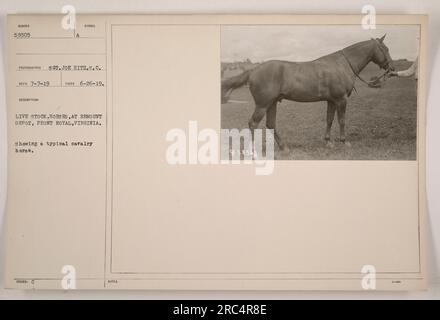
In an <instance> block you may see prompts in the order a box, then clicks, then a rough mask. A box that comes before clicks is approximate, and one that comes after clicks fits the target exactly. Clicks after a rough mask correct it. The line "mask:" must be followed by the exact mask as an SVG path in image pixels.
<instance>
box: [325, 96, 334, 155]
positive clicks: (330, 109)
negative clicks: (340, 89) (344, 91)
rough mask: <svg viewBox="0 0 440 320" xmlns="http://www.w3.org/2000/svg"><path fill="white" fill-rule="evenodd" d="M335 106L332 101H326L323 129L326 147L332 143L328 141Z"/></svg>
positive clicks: (331, 145)
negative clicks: (325, 127)
mask: <svg viewBox="0 0 440 320" xmlns="http://www.w3.org/2000/svg"><path fill="white" fill-rule="evenodd" d="M335 110H336V106H335V104H334V103H333V102H331V101H328V102H327V129H326V131H325V137H324V139H325V141H326V142H327V147H333V143H332V142H331V141H330V132H331V130H332V124H333V119H334V118H335Z"/></svg>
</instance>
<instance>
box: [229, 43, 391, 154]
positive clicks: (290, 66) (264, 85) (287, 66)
mask: <svg viewBox="0 0 440 320" xmlns="http://www.w3.org/2000/svg"><path fill="white" fill-rule="evenodd" d="M385 36H386V35H384V36H383V37H382V38H380V39H379V38H376V39H371V40H367V41H362V42H358V43H355V44H353V45H351V46H348V47H346V48H343V49H342V50H339V51H336V52H334V53H331V54H328V55H326V56H323V57H320V58H318V59H316V60H313V61H307V62H291V61H280V60H270V61H266V62H264V63H262V64H260V65H258V66H257V67H255V68H254V69H252V70H248V71H246V72H243V73H242V74H239V75H237V76H235V77H232V78H229V79H225V80H223V81H222V82H221V99H222V101H221V103H226V102H227V100H228V99H229V96H230V94H231V92H232V91H233V90H234V89H237V88H239V87H241V86H243V85H245V84H246V83H248V84H249V89H250V91H251V94H252V96H253V98H254V101H255V111H254V113H253V114H252V116H251V118H250V120H249V129H250V130H251V132H253V131H254V129H256V128H257V127H258V124H259V123H260V121H261V120H262V119H263V117H264V115H266V127H267V128H268V129H273V130H274V136H275V141H276V142H277V144H278V146H279V147H280V149H281V150H286V149H287V147H286V146H285V145H284V144H283V142H282V141H281V138H280V135H279V134H278V132H277V130H276V128H275V127H276V114H277V103H278V102H280V101H281V100H283V99H287V100H292V101H298V102H316V101H327V128H326V133H325V137H324V139H325V141H326V142H327V146H330V147H331V146H332V145H333V144H332V142H331V141H330V131H331V127H332V123H333V119H334V116H335V112H337V115H338V122H339V134H340V141H341V142H342V143H344V144H345V145H347V146H349V143H348V142H346V140H345V110H346V106H347V97H349V96H350V95H351V93H352V91H353V88H354V85H355V80H356V78H359V79H360V80H362V81H363V82H366V81H365V80H363V79H362V78H361V77H360V76H359V73H360V72H361V71H362V70H363V69H364V68H365V67H366V66H367V64H368V63H370V62H371V61H372V62H373V63H375V64H376V65H378V66H379V67H380V68H381V69H384V70H386V71H387V72H389V71H393V70H394V66H393V60H392V59H391V56H390V54H389V50H388V47H387V46H386V45H385V44H384V42H383V41H384V39H385Z"/></svg>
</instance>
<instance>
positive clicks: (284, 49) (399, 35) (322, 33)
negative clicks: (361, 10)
mask: <svg viewBox="0 0 440 320" xmlns="http://www.w3.org/2000/svg"><path fill="white" fill-rule="evenodd" d="M385 33H386V34H387V36H386V38H385V44H386V45H387V46H388V48H389V49H390V54H391V57H392V58H393V59H401V58H404V59H408V60H414V59H415V58H416V57H417V55H418V41H419V27H418V26H408V25H378V26H377V29H375V30H363V29H362V28H361V26H360V25H350V26H330V25H326V26H304V25H301V26H299V25H298V26H224V27H222V33H221V39H222V43H221V58H222V59H221V60H222V61H224V62H232V61H242V60H244V59H246V58H249V59H251V60H252V62H261V61H265V60H270V59H281V60H290V61H307V60H313V59H316V58H319V57H320V56H323V55H326V54H328V53H332V52H335V51H337V50H340V49H342V48H344V47H347V46H349V45H351V44H353V43H356V42H359V41H364V40H368V39H370V38H372V37H374V38H377V37H381V36H382V35H384V34H385Z"/></svg>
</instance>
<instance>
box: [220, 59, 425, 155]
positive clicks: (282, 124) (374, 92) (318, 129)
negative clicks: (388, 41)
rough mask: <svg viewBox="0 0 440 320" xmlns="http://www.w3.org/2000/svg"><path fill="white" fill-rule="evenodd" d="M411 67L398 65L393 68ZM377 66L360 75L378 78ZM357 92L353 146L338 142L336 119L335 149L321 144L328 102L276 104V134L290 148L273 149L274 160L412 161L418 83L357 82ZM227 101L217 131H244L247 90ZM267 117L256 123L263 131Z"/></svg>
mask: <svg viewBox="0 0 440 320" xmlns="http://www.w3.org/2000/svg"><path fill="white" fill-rule="evenodd" d="M410 65H411V62H408V61H397V62H396V69H397V70H402V69H405V68H407V67H409V66H410ZM382 72H383V71H382V70H379V68H378V67H377V66H375V65H368V66H367V68H365V69H364V71H363V72H362V74H361V76H362V77H363V78H364V79H370V77H371V76H375V75H380V74H382ZM356 89H357V93H356V92H353V93H352V95H351V97H350V98H349V99H348V104H347V112H346V136H347V141H349V142H350V144H351V147H347V146H345V145H343V144H341V143H338V142H336V139H335V138H337V137H338V136H339V125H338V121H337V117H336V116H335V120H334V122H333V127H332V140H333V141H335V144H334V148H328V147H326V145H325V141H324V133H325V127H326V110H327V106H326V105H327V104H326V102H316V103H300V102H293V101H287V100H283V101H282V102H281V103H279V104H278V112H277V130H278V131H279V133H280V135H281V137H282V139H283V140H284V142H285V143H286V144H287V146H288V147H289V149H290V150H289V151H287V152H282V151H280V150H279V149H278V147H277V146H276V147H275V158H276V159H283V160H287V159H296V160H312V159H314V160H315V159H316V160H319V159H334V160H342V159H346V160H348V159H353V160H415V159H416V137H417V136H416V133H417V94H416V81H415V80H414V78H413V77H411V78H391V79H388V80H387V81H386V82H385V84H384V85H383V86H382V88H378V89H374V88H369V87H368V86H366V85H365V84H363V83H361V82H360V81H359V80H357V81H356ZM230 99H231V100H235V101H244V102H243V103H237V102H228V103H226V104H223V105H222V107H221V108H222V109H221V127H222V128H224V129H232V128H238V129H243V128H247V123H248V120H249V117H250V116H251V114H252V112H253V110H254V101H253V98H252V96H251V94H250V92H249V89H248V88H247V87H241V88H239V89H237V90H235V91H234V92H233V93H232V95H231V97H230ZM265 121H266V120H265V119H263V121H262V122H261V123H260V127H261V128H264V126H265Z"/></svg>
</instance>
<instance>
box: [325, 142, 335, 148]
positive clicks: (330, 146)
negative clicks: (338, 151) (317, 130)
mask: <svg viewBox="0 0 440 320" xmlns="http://www.w3.org/2000/svg"><path fill="white" fill-rule="evenodd" d="M325 146H326V147H327V148H333V147H334V146H335V145H334V144H333V142H331V141H330V140H329V141H327V143H326V144H325Z"/></svg>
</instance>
